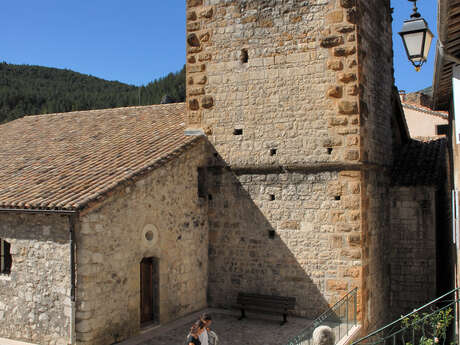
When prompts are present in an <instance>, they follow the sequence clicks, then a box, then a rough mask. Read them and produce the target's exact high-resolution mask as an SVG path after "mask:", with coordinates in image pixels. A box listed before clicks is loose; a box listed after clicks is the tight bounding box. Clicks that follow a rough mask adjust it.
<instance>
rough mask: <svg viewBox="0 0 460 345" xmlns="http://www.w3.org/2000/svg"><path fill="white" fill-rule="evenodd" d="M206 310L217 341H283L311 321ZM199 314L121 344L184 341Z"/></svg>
mask: <svg viewBox="0 0 460 345" xmlns="http://www.w3.org/2000/svg"><path fill="white" fill-rule="evenodd" d="M202 312H203V311H202ZM206 312H209V313H211V315H212V318H213V324H212V325H211V329H212V330H214V331H215V332H216V333H217V335H218V336H219V345H284V344H286V343H287V342H288V340H289V338H290V337H292V336H293V335H296V334H298V333H299V332H300V331H301V330H302V329H304V328H305V327H308V325H310V324H311V320H308V319H303V318H295V317H288V322H287V323H286V324H285V325H283V326H280V321H281V320H282V316H280V315H263V314H256V313H247V318H246V319H243V320H241V321H239V320H238V316H239V314H238V311H226V310H220V309H208V310H206ZM200 314H201V313H195V314H192V315H189V316H186V317H184V318H181V319H179V320H177V321H174V322H172V323H170V324H168V325H165V326H160V327H157V328H153V329H151V330H148V331H146V332H144V333H143V334H141V335H140V336H138V337H136V338H133V339H130V340H128V341H125V342H122V343H121V345H184V344H185V338H186V335H187V333H188V330H189V329H190V326H191V325H192V323H193V322H194V321H195V320H196V319H198V317H199V315H200Z"/></svg>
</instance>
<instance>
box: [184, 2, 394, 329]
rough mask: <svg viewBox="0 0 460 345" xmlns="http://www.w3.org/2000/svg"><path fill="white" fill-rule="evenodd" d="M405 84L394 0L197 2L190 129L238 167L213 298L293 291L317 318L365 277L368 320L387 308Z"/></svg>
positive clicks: (214, 247) (216, 222)
mask: <svg viewBox="0 0 460 345" xmlns="http://www.w3.org/2000/svg"><path fill="white" fill-rule="evenodd" d="M392 92H393V71H392V43H391V14H390V5H389V0H187V109H188V114H187V116H188V119H187V133H188V134H192V135H193V134H201V133H202V134H204V135H206V136H207V138H208V140H209V142H210V143H211V144H212V146H213V147H214V149H215V151H216V152H217V154H218V155H219V157H220V158H221V159H222V162H224V163H225V164H226V166H227V167H228V168H229V169H227V170H225V171H220V172H217V169H213V174H211V175H212V176H211V177H210V179H214V180H213V181H211V182H210V187H209V188H210V189H209V198H210V199H212V202H210V205H209V208H210V211H209V222H210V223H209V224H210V245H209V246H210V262H213V264H211V267H210V273H209V274H210V278H209V279H210V281H209V294H208V295H209V303H210V304H211V305H231V304H232V302H233V299H234V298H235V296H236V294H237V292H238V291H245V292H259V293H279V294H281V295H292V296H295V297H297V301H298V303H297V309H296V313H297V314H299V315H304V316H310V317H312V316H314V315H316V314H318V312H321V311H322V310H323V309H324V308H325V307H326V306H327V305H329V304H331V303H333V302H334V301H336V300H337V299H338V298H339V297H340V296H342V295H343V294H344V293H345V292H346V291H347V290H350V289H351V288H353V287H355V286H357V287H358V288H359V291H360V312H361V315H362V317H363V320H364V323H365V325H366V326H370V325H371V324H373V323H375V322H376V321H375V316H376V315H382V310H383V309H382V308H383V305H384V303H385V302H384V301H385V298H386V297H385V293H384V292H382V291H381V290H382V287H383V285H384V282H383V281H382V279H383V278H382V268H381V267H380V266H379V265H380V264H379V262H380V261H379V260H380V259H381V257H382V255H383V251H382V250H381V247H380V243H381V241H384V238H383V236H384V235H383V229H384V228H385V226H386V225H387V224H386V220H385V219H382V217H381V216H380V215H379V212H378V209H379V208H380V207H386V206H385V205H384V204H385V198H384V193H385V191H384V189H385V188H384V187H382V186H385V185H386V184H387V175H386V172H385V167H386V166H387V165H388V164H389V163H391V160H392V156H391V152H392V149H391V147H392V142H391V102H392ZM379 167H382V169H379ZM379 188H380V189H382V188H383V190H380V189H379ZM369 224H372V231H371V230H370V229H369ZM267 250H268V251H269V252H267ZM379 284H381V286H380V288H379V289H376V290H373V289H374V287H375V288H377V287H378V285H379ZM371 291H372V292H371Z"/></svg>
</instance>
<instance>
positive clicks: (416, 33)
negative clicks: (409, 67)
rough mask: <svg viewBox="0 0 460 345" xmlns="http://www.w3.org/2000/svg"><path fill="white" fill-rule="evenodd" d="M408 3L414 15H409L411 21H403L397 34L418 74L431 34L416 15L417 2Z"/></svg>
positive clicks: (422, 20) (412, 0) (425, 58)
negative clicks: (412, 5)
mask: <svg viewBox="0 0 460 345" xmlns="http://www.w3.org/2000/svg"><path fill="white" fill-rule="evenodd" d="M409 1H411V2H413V3H414V13H412V14H411V16H410V18H411V19H409V20H405V21H404V25H403V27H402V30H401V32H400V33H399V34H400V35H401V38H402V40H403V43H404V48H405V49H406V53H407V57H408V58H409V60H410V62H412V64H413V65H414V67H415V70H416V71H417V72H418V71H420V67H422V65H423V64H424V63H425V62H426V60H427V58H428V52H429V51H430V46H431V41H432V39H433V34H432V32H431V31H430V29H429V28H428V24H427V22H426V21H425V19H423V18H420V13H418V9H417V0H409Z"/></svg>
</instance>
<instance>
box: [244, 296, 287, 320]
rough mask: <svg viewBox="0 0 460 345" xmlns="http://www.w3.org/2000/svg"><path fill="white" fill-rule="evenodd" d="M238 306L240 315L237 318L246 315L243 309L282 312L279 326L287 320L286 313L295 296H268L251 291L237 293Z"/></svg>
mask: <svg viewBox="0 0 460 345" xmlns="http://www.w3.org/2000/svg"><path fill="white" fill-rule="evenodd" d="M237 304H238V307H239V308H240V309H241V316H240V318H239V319H238V320H241V319H244V318H245V317H246V313H245V310H256V311H265V312H268V313H274V314H283V322H281V326H282V325H284V324H285V323H286V322H287V313H288V311H289V310H293V309H294V307H295V297H282V296H269V295H259V294H252V293H243V292H240V293H238V298H237Z"/></svg>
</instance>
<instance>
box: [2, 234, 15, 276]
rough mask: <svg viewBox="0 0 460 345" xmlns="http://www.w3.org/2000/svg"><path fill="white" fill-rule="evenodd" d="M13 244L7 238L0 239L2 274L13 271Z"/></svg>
mask: <svg viewBox="0 0 460 345" xmlns="http://www.w3.org/2000/svg"><path fill="white" fill-rule="evenodd" d="M10 249H11V245H10V244H9V243H8V242H6V241H5V240H2V239H0V274H9V273H10V272H11V263H12V259H11V253H10Z"/></svg>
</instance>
